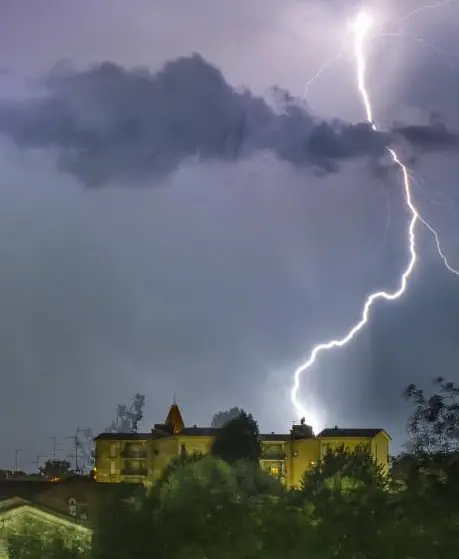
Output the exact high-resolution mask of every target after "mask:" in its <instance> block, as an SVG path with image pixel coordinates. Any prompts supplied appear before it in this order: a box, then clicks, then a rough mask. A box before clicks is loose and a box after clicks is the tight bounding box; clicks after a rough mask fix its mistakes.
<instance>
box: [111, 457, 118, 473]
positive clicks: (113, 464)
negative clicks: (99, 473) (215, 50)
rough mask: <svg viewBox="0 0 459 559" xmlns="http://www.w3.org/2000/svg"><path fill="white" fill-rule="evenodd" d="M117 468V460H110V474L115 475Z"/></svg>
mask: <svg viewBox="0 0 459 559" xmlns="http://www.w3.org/2000/svg"><path fill="white" fill-rule="evenodd" d="M117 471H118V470H117V468H116V461H115V460H113V459H112V460H111V461H110V474H112V475H115V474H116V473H117Z"/></svg>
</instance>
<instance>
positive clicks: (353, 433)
mask: <svg viewBox="0 0 459 559" xmlns="http://www.w3.org/2000/svg"><path fill="white" fill-rule="evenodd" d="M379 433H386V432H385V431H384V429H365V428H362V429H359V428H357V429H352V428H341V427H332V428H328V429H324V430H323V431H321V432H320V433H319V434H318V435H317V437H318V438H322V437H324V438H326V437H327V438H341V437H343V438H355V439H360V438H364V439H366V438H368V439H372V438H373V437H376V435H378V434H379ZM386 435H387V433H386ZM387 436H388V435H387Z"/></svg>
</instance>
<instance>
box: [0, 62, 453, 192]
mask: <svg viewBox="0 0 459 559" xmlns="http://www.w3.org/2000/svg"><path fill="white" fill-rule="evenodd" d="M44 85H45V88H46V89H45V90H46V94H45V95H43V96H41V97H39V98H36V97H35V98H33V99H30V100H28V101H26V102H24V101H22V102H20V103H19V102H13V101H10V102H8V103H6V102H5V103H3V105H2V107H1V109H0V130H2V131H3V133H4V134H6V135H9V136H11V137H12V138H13V139H14V141H15V142H16V143H17V144H18V145H21V146H33V147H52V148H57V150H58V165H59V169H60V170H61V171H64V172H68V173H71V174H73V175H75V176H76V177H78V178H79V179H80V180H82V181H83V182H84V183H86V184H88V185H98V184H103V183H105V182H107V181H109V180H113V179H126V178H128V179H135V178H139V179H142V178H144V177H145V176H147V175H165V174H167V173H169V172H171V171H173V170H175V169H176V168H177V167H178V165H179V164H180V163H181V162H182V161H183V160H185V159H186V158H188V157H198V158H199V159H200V160H208V159H220V160H234V159H237V158H239V157H241V156H244V155H250V154H252V153H253V152H255V151H258V150H271V151H273V152H274V153H276V154H277V155H278V156H279V157H280V158H281V159H283V160H286V161H289V162H291V163H293V164H295V165H299V166H305V165H308V166H311V165H313V166H316V167H318V168H320V169H322V170H323V171H325V172H329V171H331V170H334V164H333V161H334V160H342V159H348V158H352V157H356V156H364V155H376V156H378V155H380V154H381V153H382V151H383V148H384V146H385V145H387V143H388V141H390V135H389V134H387V133H384V134H383V133H375V132H374V131H373V130H372V129H371V127H370V126H369V125H368V124H362V123H361V124H356V125H349V124H347V123H343V122H340V121H334V122H330V123H329V122H318V121H317V120H316V119H315V118H314V117H313V116H312V115H311V114H310V113H308V112H307V110H306V109H305V107H304V105H301V103H299V102H298V100H295V99H294V98H293V97H292V96H290V95H289V94H288V93H285V94H284V96H283V107H282V109H283V110H282V111H281V112H279V111H276V110H275V109H274V108H272V107H270V106H269V105H268V104H267V102H266V101H265V100H263V99H262V98H260V97H255V96H253V95H252V94H251V93H250V92H249V91H248V90H240V91H238V90H235V89H234V88H232V87H231V86H230V85H229V84H228V83H227V82H226V81H225V79H224V77H223V75H222V74H221V72H220V71H219V70H218V69H216V68H215V67H214V66H212V65H210V64H209V63H207V62H206V61H205V60H204V59H203V58H202V57H201V56H199V55H193V56H191V57H185V58H180V59H177V60H175V61H173V62H169V63H168V64H166V65H165V66H164V67H163V69H162V70H161V71H159V72H157V73H156V74H151V73H150V72H148V71H146V70H138V69H137V70H130V71H128V70H125V69H124V68H122V67H121V66H118V65H115V64H112V63H107V62H106V63H103V64H100V65H98V66H96V67H93V68H92V69H89V70H85V71H82V72H77V71H73V70H72V69H70V67H69V66H68V65H67V64H61V65H59V66H57V67H56V68H55V70H54V71H52V72H51V73H50V74H49V76H48V77H47V78H46V80H45V81H44ZM399 133H404V135H405V137H406V138H407V139H408V140H409V141H411V140H413V142H416V143H418V144H423V145H424V146H429V147H430V146H433V145H436V146H438V147H441V146H442V145H443V143H444V141H445V137H444V135H441V134H439V133H438V131H437V129H435V130H433V129H429V128H426V129H422V130H413V127H411V128H408V127H407V128H405V129H404V130H399Z"/></svg>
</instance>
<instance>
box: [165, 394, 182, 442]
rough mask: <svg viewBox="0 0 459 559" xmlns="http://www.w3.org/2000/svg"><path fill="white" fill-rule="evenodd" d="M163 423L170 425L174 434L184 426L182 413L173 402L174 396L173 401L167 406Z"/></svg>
mask: <svg viewBox="0 0 459 559" xmlns="http://www.w3.org/2000/svg"><path fill="white" fill-rule="evenodd" d="M165 424H166V425H168V426H169V427H171V429H172V432H173V433H174V435H175V434H176V433H180V431H182V430H183V429H184V428H185V423H184V421H183V418H182V413H181V412H180V408H179V407H178V405H177V404H176V402H175V396H174V397H173V403H172V405H171V407H170V408H169V413H168V414H167V417H166V421H165Z"/></svg>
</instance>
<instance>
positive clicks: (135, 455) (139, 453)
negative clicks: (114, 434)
mask: <svg viewBox="0 0 459 559" xmlns="http://www.w3.org/2000/svg"><path fill="white" fill-rule="evenodd" d="M146 457H147V450H146V449H143V448H125V449H123V450H122V451H121V458H124V459H127V460H145V459H146Z"/></svg>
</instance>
